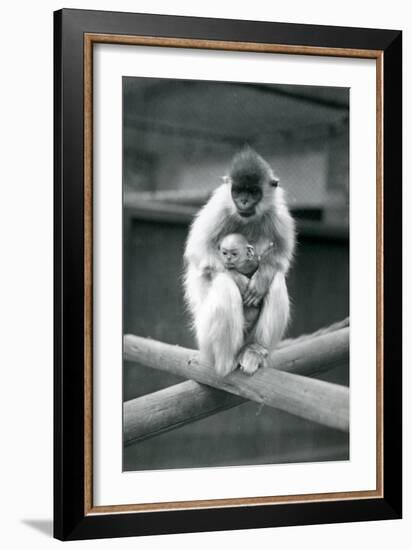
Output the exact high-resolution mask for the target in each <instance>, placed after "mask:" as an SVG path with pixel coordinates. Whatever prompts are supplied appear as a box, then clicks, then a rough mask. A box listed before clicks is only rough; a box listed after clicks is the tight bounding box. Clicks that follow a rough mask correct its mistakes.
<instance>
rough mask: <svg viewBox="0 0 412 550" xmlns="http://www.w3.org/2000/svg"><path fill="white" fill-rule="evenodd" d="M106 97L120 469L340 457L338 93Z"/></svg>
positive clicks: (343, 171) (343, 253) (345, 202)
mask: <svg viewBox="0 0 412 550" xmlns="http://www.w3.org/2000/svg"><path fill="white" fill-rule="evenodd" d="M122 90H123V92H122V93H123V128H122V132H123V150H122V154H123V334H124V342H123V346H124V349H123V351H124V362H123V471H142V470H166V469H184V468H206V467H242V466H247V465H261V464H262V465H263V464H266V465H267V464H273V465H275V464H287V463H309V462H327V461H329V462H331V461H348V460H349V459H350V445H349V436H350V433H349V402H350V384H349V112H350V111H349V110H350V90H349V88H346V87H326V86H307V85H286V84H272V83H270V84H269V83H264V82H262V83H249V82H246V81H245V82H225V81H207V80H185V79H170V78H146V77H131V76H130V77H128V76H124V77H123V79H122Z"/></svg>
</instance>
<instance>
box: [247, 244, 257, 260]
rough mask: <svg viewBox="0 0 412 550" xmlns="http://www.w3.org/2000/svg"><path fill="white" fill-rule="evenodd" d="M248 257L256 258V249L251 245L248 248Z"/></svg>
mask: <svg viewBox="0 0 412 550" xmlns="http://www.w3.org/2000/svg"><path fill="white" fill-rule="evenodd" d="M246 256H247V257H248V258H254V256H255V249H254V248H253V246H252V245H251V244H248V245H247V246H246Z"/></svg>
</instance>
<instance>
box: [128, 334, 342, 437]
mask: <svg viewBox="0 0 412 550" xmlns="http://www.w3.org/2000/svg"><path fill="white" fill-rule="evenodd" d="M348 354H349V329H348V328H343V329H339V330H337V331H335V332H333V333H331V334H325V335H322V336H318V337H316V338H313V339H309V340H307V339H306V340H304V341H302V342H301V343H297V344H296V345H293V346H288V347H285V348H283V349H279V350H277V351H274V352H272V353H271V354H270V356H269V365H270V366H271V367H274V366H276V368H267V369H260V370H259V371H258V372H257V373H256V374H254V375H253V376H251V377H249V376H246V375H244V374H243V373H241V372H240V371H235V372H233V373H231V374H230V375H228V376H226V377H225V378H221V377H219V376H217V374H216V373H215V371H214V369H213V368H212V367H210V366H208V365H205V364H203V363H201V362H200V361H199V355H198V352H196V351H194V350H188V349H185V348H181V347H179V346H171V345H169V344H165V343H162V342H157V341H155V340H149V339H146V338H141V337H138V336H133V335H126V336H125V359H127V360H129V361H135V362H139V363H141V364H143V365H145V366H149V367H153V368H158V369H160V370H164V371H167V372H170V373H173V374H175V375H178V376H181V377H185V378H193V379H194V380H196V381H197V382H199V383H200V384H206V385H207V386H211V387H213V388H216V389H219V390H224V391H226V392H229V393H232V394H234V395H236V396H238V397H241V398H244V399H251V400H253V401H256V402H258V403H263V404H265V405H268V406H272V407H275V408H279V409H281V410H284V411H287V412H289V413H291V414H295V415H298V416H302V417H304V418H307V419H309V420H313V421H315V422H319V423H321V424H324V425H326V426H330V427H333V428H336V429H339V430H344V431H348V429H349V391H348V389H347V388H345V387H343V386H338V385H336V384H330V383H327V382H322V381H319V380H312V379H309V378H307V377H306V376H301V375H298V374H293V373H294V372H304V373H305V374H308V373H310V372H312V373H313V372H314V371H316V372H319V370H322V365H328V366H329V367H330V366H331V365H335V364H337V363H339V362H342V361H347V360H348ZM282 371H287V372H282ZM180 386H181V385H177V386H173V387H172V388H167V390H168V391H167V392H166V390H161V392H164V393H163V394H160V395H159V392H156V394H157V395H155V396H154V397H153V396H152V397H151V398H149V396H144V398H138V399H141V400H142V401H141V402H140V405H138V402H137V400H133V401H134V403H132V402H131V403H129V404H128V405H125V414H127V419H126V418H125V427H126V431H127V434H128V435H127V437H126V439H127V440H128V441H129V442H132V441H135V440H136V439H138V438H139V439H140V438H145V437H148V436H149V435H148V434H149V433H151V432H152V431H155V432H156V433H161V432H162V431H166V425H167V424H169V425H170V424H172V427H175V426H176V425H182V423H181V422H179V421H178V419H179V418H180V419H182V417H183V415H184V414H186V413H187V409H186V404H183V403H181V402H182V401H183V399H179V392H180V391H181V390H182V388H181V387H180ZM173 388H174V389H173ZM176 388H177V390H176ZM197 390H198V388H197V387H196V386H193V384H192V385H191V386H190V387H189V386H186V387H184V388H183V391H184V392H185V395H192V397H193V396H196V392H197ZM176 391H177V394H176ZM159 397H160V399H159ZM162 397H165V399H166V402H167V403H168V404H169V405H168V406H167V407H166V408H163V407H162V406H161V403H159V406H158V407H157V408H156V411H157V412H155V413H154V417H151V415H150V414H149V413H148V408H146V407H144V405H145V404H146V405H148V407H152V408H153V403H154V401H153V399H157V400H158V401H159V402H160V401H161V399H162ZM204 397H205V403H203V405H207V407H206V406H205V409H208V410H209V411H211V412H210V414H213V412H214V411H215V409H216V404H217V403H216V402H213V397H214V396H213V395H212V394H209V393H208V392H205V394H204ZM171 403H172V407H175V411H174V413H173V414H172V418H167V416H168V413H167V412H166V409H167V410H169V411H170V404H171ZM236 404H239V402H237V403H236ZM187 405H188V404H187ZM142 406H143V409H140V410H136V408H137V409H139V407H142ZM233 406H235V405H233ZM180 408H184V411H179V410H178V409H180ZM226 408H229V405H228V406H227V407H226ZM153 410H155V409H153ZM219 410H222V409H219ZM206 412H207V411H206V410H203V408H202V406H199V409H197V410H196V411H195V412H194V418H193V419H198V418H203V417H204V416H207V414H206ZM215 412H217V410H216V411H215ZM132 417H133V418H138V419H140V420H138V421H137V422H134V421H133V422H131V420H130V419H131V418H132ZM146 418H148V428H149V429H146V428H145V427H141V429H140V428H139V429H138V428H137V424H139V422H142V423H145V422H146ZM154 420H156V421H155V422H154ZM130 422H131V423H130ZM129 426H130V429H129ZM150 426H151V427H150ZM145 434H146V435H145Z"/></svg>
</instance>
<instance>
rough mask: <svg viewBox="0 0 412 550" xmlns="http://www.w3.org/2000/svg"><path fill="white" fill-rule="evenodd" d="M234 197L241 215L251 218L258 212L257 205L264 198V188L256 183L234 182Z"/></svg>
mask: <svg viewBox="0 0 412 550" xmlns="http://www.w3.org/2000/svg"><path fill="white" fill-rule="evenodd" d="M231 192H232V199H233V202H234V204H235V206H236V209H237V211H238V213H239V215H240V216H242V217H243V218H249V217H250V216H253V215H254V214H256V207H257V206H258V204H259V203H260V201H261V200H262V196H263V193H262V188H261V187H260V186H259V185H256V184H253V185H251V184H248V183H243V182H233V183H232V190H231Z"/></svg>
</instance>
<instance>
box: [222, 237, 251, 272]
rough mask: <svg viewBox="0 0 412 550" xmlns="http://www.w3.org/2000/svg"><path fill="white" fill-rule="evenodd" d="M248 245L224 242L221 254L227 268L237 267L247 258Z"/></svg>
mask: <svg viewBox="0 0 412 550" xmlns="http://www.w3.org/2000/svg"><path fill="white" fill-rule="evenodd" d="M246 252H247V251H246V246H242V245H240V244H234V243H228V244H226V243H222V244H221V246H220V256H221V258H222V260H223V264H224V266H225V268H226V269H236V268H237V267H240V266H241V265H242V264H243V262H244V261H245V260H246Z"/></svg>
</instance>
